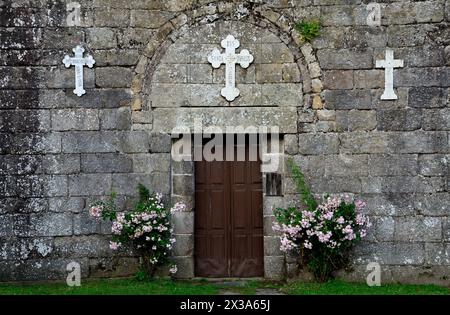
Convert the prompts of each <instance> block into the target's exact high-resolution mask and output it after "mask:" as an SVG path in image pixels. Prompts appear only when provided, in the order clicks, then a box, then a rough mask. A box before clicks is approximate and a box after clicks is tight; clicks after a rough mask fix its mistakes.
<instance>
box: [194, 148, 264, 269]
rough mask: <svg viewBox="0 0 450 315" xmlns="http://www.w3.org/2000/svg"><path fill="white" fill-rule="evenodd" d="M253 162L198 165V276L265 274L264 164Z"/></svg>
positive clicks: (196, 247) (196, 180)
mask: <svg viewBox="0 0 450 315" xmlns="http://www.w3.org/2000/svg"><path fill="white" fill-rule="evenodd" d="M235 152H236V151H235ZM248 157H249V150H248V147H247V148H246V159H245V161H211V162H207V161H199V162H196V163H195V272H196V275H197V276H200V277H259V276H263V274H264V263H263V258H264V253H263V213H262V176H261V172H260V167H261V162H260V160H259V159H258V160H257V161H249V158H248Z"/></svg>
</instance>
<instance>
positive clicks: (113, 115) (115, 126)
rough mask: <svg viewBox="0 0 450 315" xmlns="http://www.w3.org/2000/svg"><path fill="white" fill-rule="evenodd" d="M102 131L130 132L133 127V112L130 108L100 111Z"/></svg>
mask: <svg viewBox="0 0 450 315" xmlns="http://www.w3.org/2000/svg"><path fill="white" fill-rule="evenodd" d="M99 118H100V129H102V130H129V129H130V127H131V110H130V108H128V107H121V108H117V109H116V108H114V109H103V110H101V111H99Z"/></svg>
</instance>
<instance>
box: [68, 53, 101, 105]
mask: <svg viewBox="0 0 450 315" xmlns="http://www.w3.org/2000/svg"><path fill="white" fill-rule="evenodd" d="M72 51H73V52H74V53H75V58H70V57H69V56H68V55H66V56H65V57H64V59H63V63H64V65H65V66H66V68H69V67H70V66H75V90H73V93H75V94H76V95H77V96H82V95H83V94H86V91H85V90H84V88H83V66H88V67H89V68H92V67H93V66H94V63H95V60H94V58H92V56H91V55H87V56H86V58H83V53H84V48H83V47H81V46H80V45H78V46H77V47H75V48H74V49H72Z"/></svg>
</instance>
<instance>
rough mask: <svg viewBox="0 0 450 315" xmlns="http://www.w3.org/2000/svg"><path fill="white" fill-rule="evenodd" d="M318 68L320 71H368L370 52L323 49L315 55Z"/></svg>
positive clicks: (370, 64) (370, 62) (370, 59)
mask: <svg viewBox="0 0 450 315" xmlns="http://www.w3.org/2000/svg"><path fill="white" fill-rule="evenodd" d="M317 58H318V59H319V63H320V66H321V67H322V69H336V70H347V69H370V68H372V66H373V63H372V50H370V49H368V50H367V51H364V52H360V51H353V50H349V49H342V50H338V51H336V50H334V49H323V50H319V52H318V53H317Z"/></svg>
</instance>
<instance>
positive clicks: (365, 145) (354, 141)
mask: <svg viewBox="0 0 450 315" xmlns="http://www.w3.org/2000/svg"><path fill="white" fill-rule="evenodd" d="M339 140H340V144H341V146H340V150H341V152H345V153H353V154H355V153H389V151H391V149H390V138H389V136H388V134H386V133H383V132H370V133H365V132H353V133H344V134H342V135H340V136H339Z"/></svg>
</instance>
